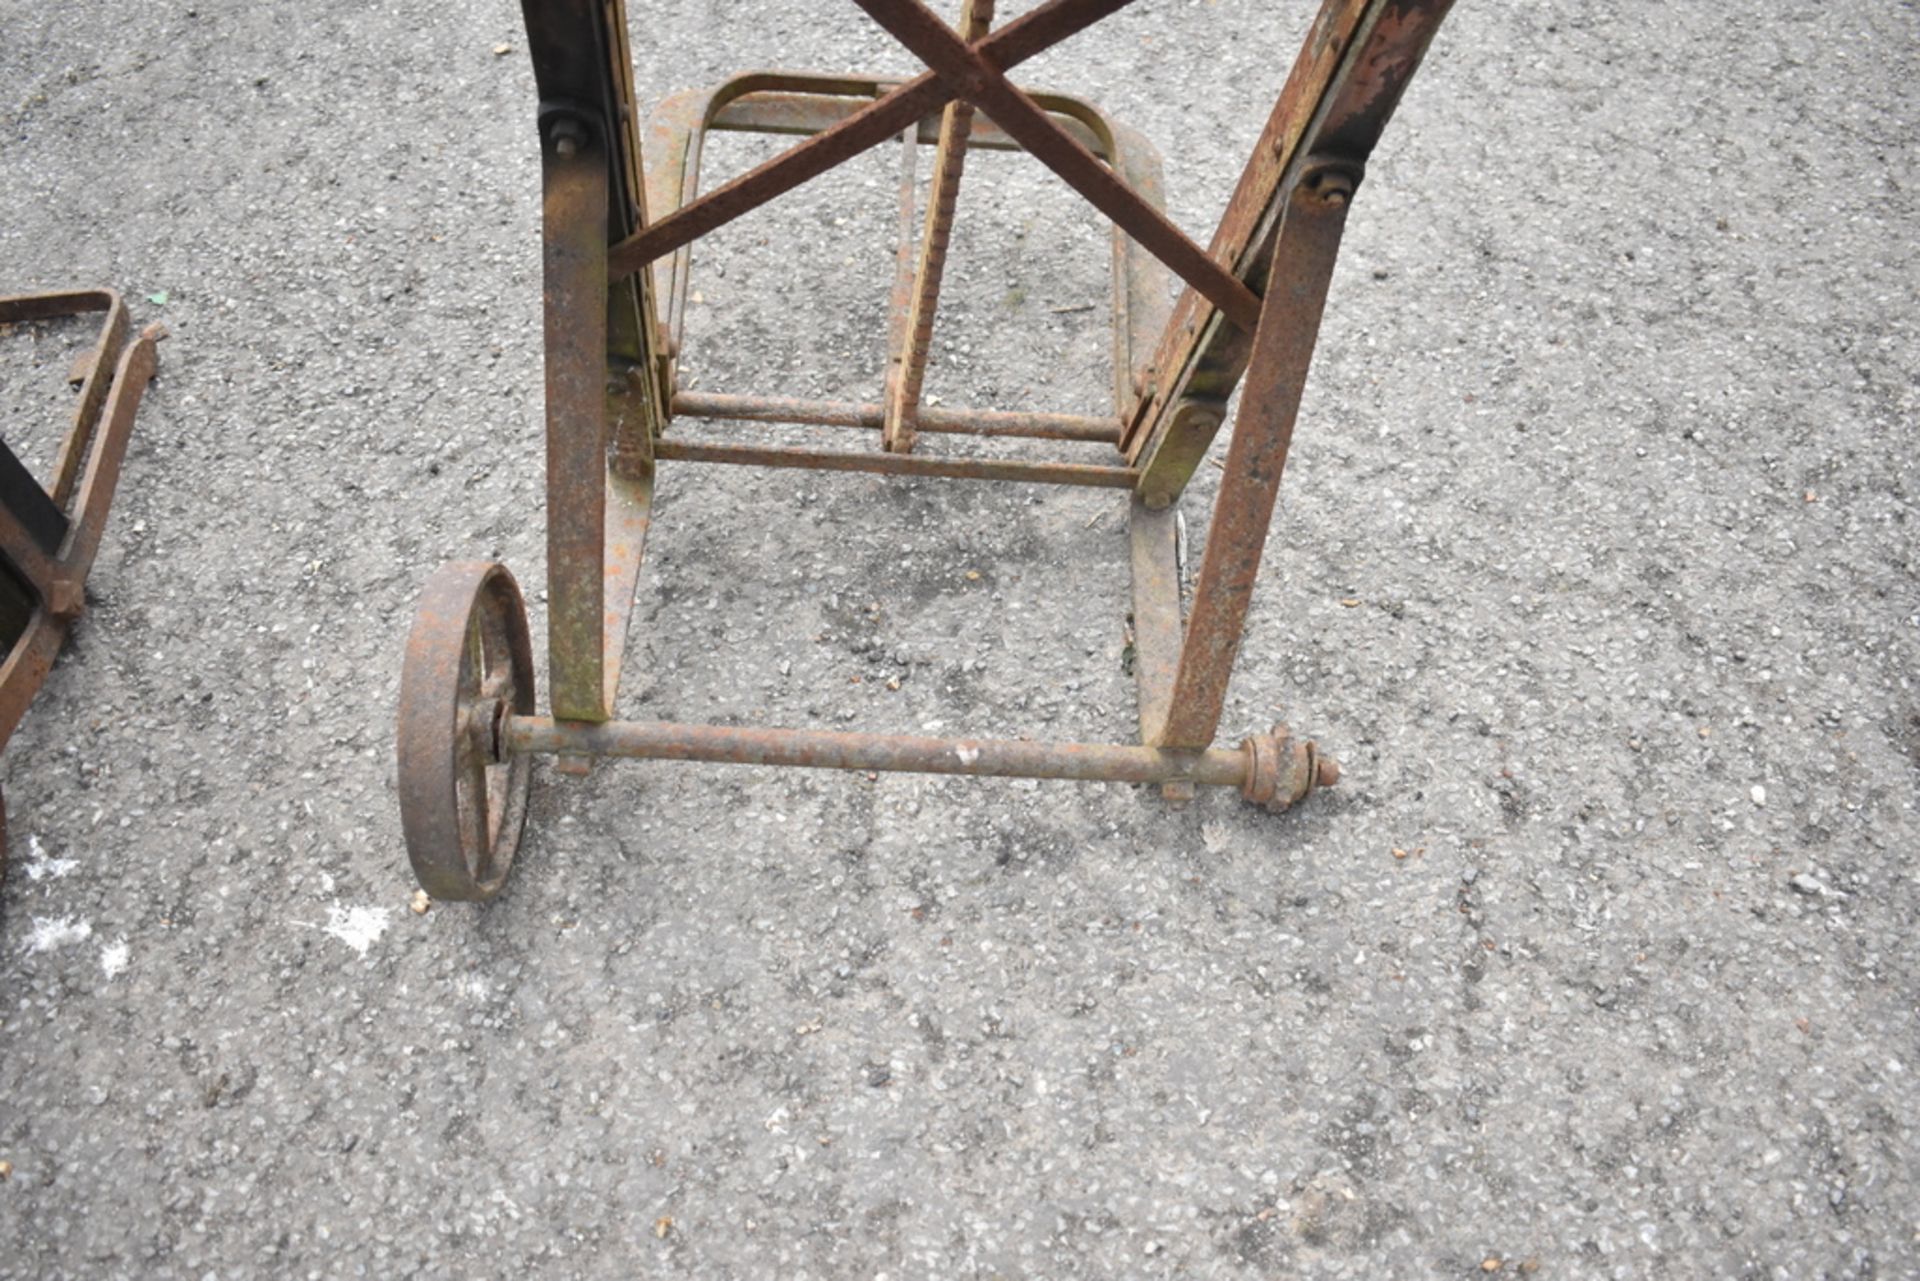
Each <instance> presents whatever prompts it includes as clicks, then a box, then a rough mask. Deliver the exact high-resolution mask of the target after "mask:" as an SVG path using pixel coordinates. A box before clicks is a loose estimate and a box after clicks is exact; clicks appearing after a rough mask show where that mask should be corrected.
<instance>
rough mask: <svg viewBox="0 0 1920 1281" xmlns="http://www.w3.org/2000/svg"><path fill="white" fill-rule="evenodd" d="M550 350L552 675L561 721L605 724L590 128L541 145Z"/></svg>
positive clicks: (601, 308)
mask: <svg viewBox="0 0 1920 1281" xmlns="http://www.w3.org/2000/svg"><path fill="white" fill-rule="evenodd" d="M541 156H542V161H543V174H544V178H545V183H546V202H545V204H546V207H545V220H546V221H545V274H546V280H545V289H546V298H545V310H546V349H547V649H548V655H547V664H548V674H549V677H548V678H549V681H550V685H551V688H552V691H553V713H554V715H555V716H557V717H559V718H560V719H562V720H579V721H603V720H605V719H606V718H607V715H608V711H609V709H608V707H607V702H606V686H605V671H604V669H605V652H604V648H603V644H604V639H603V636H602V629H603V624H604V621H605V619H604V615H605V609H606V584H605V581H604V577H603V575H604V570H605V563H606V520H607V391H606V380H607V320H606V317H607V299H606V294H607V158H606V151H605V149H604V146H603V144H602V142H601V139H600V137H599V134H598V131H597V129H595V128H594V127H593V125H592V123H591V122H588V121H583V120H577V119H573V118H570V117H566V116H559V117H556V118H554V119H552V120H551V121H549V122H548V125H547V128H546V130H545V136H544V138H543V139H542V151H541Z"/></svg>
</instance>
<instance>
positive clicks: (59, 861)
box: [20, 836, 80, 881]
mask: <svg viewBox="0 0 1920 1281" xmlns="http://www.w3.org/2000/svg"><path fill="white" fill-rule="evenodd" d="M27 859H28V861H27V862H25V863H22V864H21V865H20V870H21V871H23V872H25V873H26V874H27V879H28V880H31V881H40V880H46V879H48V878H52V879H53V880H56V881H57V880H59V879H60V878H61V877H63V876H65V875H67V873H69V872H71V871H73V869H74V868H76V867H79V866H80V862H79V860H78V859H71V858H48V857H47V852H46V850H45V849H43V848H41V845H40V838H39V837H37V836H29V837H28V838H27Z"/></svg>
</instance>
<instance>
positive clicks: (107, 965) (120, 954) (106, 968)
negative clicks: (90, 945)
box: [100, 939, 127, 983]
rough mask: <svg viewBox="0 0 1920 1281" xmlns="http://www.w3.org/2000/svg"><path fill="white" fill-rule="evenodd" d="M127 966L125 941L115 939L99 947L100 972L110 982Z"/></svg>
mask: <svg viewBox="0 0 1920 1281" xmlns="http://www.w3.org/2000/svg"><path fill="white" fill-rule="evenodd" d="M126 968H127V941H126V940H125V939H115V940H114V941H113V942H111V943H109V944H107V945H106V946H105V947H103V948H101V949H100V972H101V973H102V974H104V975H106V976H107V982H109V983H111V982H113V980H115V979H116V978H119V977H120V975H121V973H122V972H124V971H125V970H126Z"/></svg>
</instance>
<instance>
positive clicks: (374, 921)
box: [320, 907, 391, 956]
mask: <svg viewBox="0 0 1920 1281" xmlns="http://www.w3.org/2000/svg"><path fill="white" fill-rule="evenodd" d="M390 915H391V913H390V912H389V911H388V910H387V909H386V908H384V907H330V908H328V909H327V923H326V924H325V925H323V926H321V927H320V928H321V929H323V930H325V931H326V932H327V933H328V934H331V935H333V937H335V938H337V939H339V940H340V941H341V942H342V943H345V944H346V945H347V946H348V947H350V948H352V949H353V950H354V951H356V952H358V953H360V955H362V956H365V955H366V954H367V949H368V948H370V947H372V946H373V945H374V944H375V943H377V942H379V941H380V936H381V935H382V934H385V933H386V932H387V926H388V924H389V923H390V922H389V921H388V917H389V916H390Z"/></svg>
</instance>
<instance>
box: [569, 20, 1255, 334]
mask: <svg viewBox="0 0 1920 1281" xmlns="http://www.w3.org/2000/svg"><path fill="white" fill-rule="evenodd" d="M855 3H857V4H858V5H859V6H860V7H861V8H862V9H864V10H865V11H866V12H867V14H868V15H869V16H870V17H872V18H873V20H874V21H875V22H877V23H879V24H880V25H881V26H882V27H885V28H886V29H887V31H888V32H890V33H891V34H892V35H893V36H894V38H895V39H897V40H899V41H900V43H901V44H903V45H905V46H906V47H907V48H908V49H909V50H910V51H911V52H912V53H913V54H914V55H915V56H916V57H918V58H919V59H920V60H921V61H922V62H924V63H926V64H927V66H928V67H929V68H930V70H928V71H927V72H926V73H924V74H923V75H921V76H919V77H918V78H916V79H914V80H911V81H908V82H907V83H906V84H903V85H901V86H900V87H899V88H897V89H894V90H892V91H891V92H889V93H888V94H886V95H885V96H884V97H881V98H879V99H877V100H875V102H874V103H873V105H872V106H870V107H866V108H864V109H863V110H861V111H859V112H857V113H856V114H854V115H852V116H850V117H848V118H847V119H846V120H844V121H842V122H841V123H840V124H838V125H836V126H834V127H833V128H831V129H829V130H827V131H826V132H824V133H821V134H818V135H816V136H814V137H813V138H811V139H809V140H808V141H806V142H804V143H802V144H800V145H799V146H797V147H794V148H793V149H792V150H790V151H787V152H785V153H784V154H782V155H780V156H777V157H775V158H774V159H773V160H771V161H769V162H767V163H766V164H764V165H761V166H760V167H759V168H757V169H754V170H752V171H751V172H749V173H746V174H744V175H742V176H741V177H739V178H736V179H734V180H733V181H732V182H729V183H727V184H725V185H724V186H721V187H717V188H715V189H714V190H713V191H711V192H709V193H707V194H706V195H704V196H702V197H700V198H699V199H697V200H694V201H692V202H691V203H689V204H687V205H686V206H684V207H683V208H681V209H679V210H677V211H675V212H674V213H672V214H670V215H668V216H667V217H664V218H662V219H660V220H659V221H657V222H655V223H653V224H652V225H650V226H648V227H646V228H643V229H642V230H641V231H640V232H638V233H637V234H635V235H633V236H630V237H628V238H627V239H626V240H624V241H622V242H621V243H620V244H618V245H616V246H614V247H613V249H612V250H611V251H610V252H609V254H608V261H607V266H608V271H609V274H610V275H611V276H612V277H613V278H614V279H620V278H623V277H625V276H627V275H630V274H632V273H633V272H635V271H638V270H640V268H642V267H644V266H646V265H647V264H648V263H650V262H652V261H653V260H654V259H656V258H660V257H663V256H665V255H666V254H669V253H672V252H673V251H674V250H676V249H678V248H680V247H681V246H682V245H685V244H688V243H689V242H691V241H693V240H695V239H697V238H699V237H700V236H703V235H705V234H706V233H707V232H709V231H712V230H713V229H714V228H716V227H719V226H721V225H723V224H725V223H727V222H730V221H732V220H733V219H734V218H737V217H739V216H740V215H741V214H743V213H746V212H747V211H749V210H751V209H754V208H757V207H759V206H760V205H762V204H765V203H766V202H767V201H769V200H771V199H773V198H774V197H776V196H778V195H781V194H782V193H784V192H787V191H790V190H792V189H793V188H794V187H797V186H799V185H800V184H801V183H803V182H805V181H807V180H808V179H810V178H813V177H816V176H818V175H819V174H822V173H825V172H826V171H827V170H829V169H831V168H833V167H835V166H836V165H839V164H841V163H843V162H844V161H847V160H850V159H852V158H853V157H854V156H857V155H859V154H861V153H862V152H864V151H867V150H869V149H870V148H873V147H876V146H878V145H880V144H881V143H883V142H886V141H888V140H889V139H892V138H896V137H898V136H899V134H900V132H901V131H902V130H903V129H906V128H909V127H911V126H912V125H913V124H914V123H915V122H916V121H918V120H920V119H921V118H923V117H924V116H926V115H928V114H929V113H931V112H933V111H936V110H938V109H939V108H941V107H943V106H945V105H946V104H947V103H949V102H951V101H953V100H954V99H956V98H958V99H963V100H965V101H967V102H969V103H972V104H973V105H974V106H976V107H978V108H979V109H980V110H982V111H984V112H986V113H987V114H988V115H989V116H991V117H992V118H993V120H994V122H995V123H996V124H998V125H999V126H1000V128H1001V129H1002V130H1004V131H1005V132H1006V133H1007V134H1008V135H1009V136H1010V137H1012V138H1013V139H1014V140H1015V141H1017V142H1019V143H1020V144H1021V145H1022V146H1023V147H1025V148H1026V149H1027V151H1028V152H1029V153H1030V154H1031V155H1033V156H1034V157H1035V158H1036V159H1038V160H1039V161H1040V162H1041V163H1043V164H1045V165H1046V166H1047V167H1048V168H1050V169H1052V170H1053V171H1054V172H1055V173H1057V174H1059V175H1060V177H1061V178H1062V179H1064V180H1065V181H1066V182H1067V184H1068V185H1069V186H1071V187H1072V188H1073V189H1074V190H1075V191H1078V192H1079V193H1080V194H1081V195H1082V196H1084V197H1085V198H1086V199H1087V200H1088V201H1089V202H1090V203H1092V204H1093V205H1094V206H1095V207H1096V208H1098V209H1099V210H1100V211H1101V212H1102V213H1104V214H1106V215H1107V216H1108V217H1109V218H1111V219H1113V221H1114V222H1115V223H1117V224H1118V225H1119V226H1120V227H1121V228H1122V229H1123V230H1124V231H1126V232H1127V234H1128V235H1130V236H1132V237H1133V238H1134V239H1135V240H1137V241H1139V243H1140V244H1141V245H1142V246H1143V247H1144V248H1145V249H1146V250H1147V251H1148V252H1150V253H1152V254H1153V255H1154V256H1155V257H1156V258H1158V259H1160V261H1162V262H1163V263H1165V264H1166V265H1167V266H1168V267H1169V268H1170V269H1172V270H1173V271H1174V272H1176V273H1177V274H1178V275H1179V276H1180V277H1181V278H1182V279H1184V280H1185V281H1186V282H1187V283H1188V284H1189V285H1191V286H1193V288H1194V289H1195V290H1196V291H1197V292H1199V293H1200V294H1202V295H1203V296H1204V297H1206V299H1207V300H1208V301H1210V302H1212V303H1213V304H1214V306H1216V307H1218V308H1219V309H1220V310H1221V311H1222V312H1223V313H1224V314H1225V315H1226V316H1227V317H1228V318H1229V319H1231V320H1232V321H1233V322H1234V323H1235V324H1237V325H1239V326H1240V327H1241V328H1242V329H1244V330H1246V331H1247V332H1249V333H1251V332H1252V331H1253V328H1254V326H1255V324H1256V323H1257V322H1258V320H1259V317H1260V300H1259V299H1258V298H1256V297H1255V296H1254V294H1253V291H1252V290H1250V289H1248V288H1247V287H1246V285H1244V284H1242V283H1241V282H1240V281H1239V280H1237V279H1236V278H1235V277H1234V275H1233V273H1232V272H1231V271H1229V270H1228V269H1227V268H1226V267H1224V266H1222V265H1221V264H1220V263H1219V262H1217V261H1215V260H1214V259H1213V258H1212V257H1211V256H1209V255H1208V254H1207V253H1206V251H1205V250H1203V249H1201V248H1200V247H1199V246H1198V245H1196V244H1195V243H1194V242H1193V241H1192V240H1190V239H1188V238H1187V236H1186V234H1185V233H1184V232H1182V231H1181V230H1180V229H1179V228H1178V227H1176V226H1174V225H1173V223H1172V222H1170V221H1168V220H1167V217H1166V215H1164V214H1162V213H1161V212H1160V211H1159V210H1158V209H1155V208H1154V207H1153V206H1152V205H1151V204H1149V203H1147V202H1146V201H1145V200H1142V199H1141V198H1140V197H1139V196H1138V195H1136V194H1135V193H1134V192H1133V191H1132V190H1131V189H1130V188H1128V186H1127V185H1126V184H1125V183H1124V182H1122V181H1120V179H1119V178H1117V177H1115V176H1114V174H1113V172H1112V171H1111V170H1109V169H1108V168H1107V167H1106V166H1105V165H1103V164H1101V163H1100V161H1099V160H1098V159H1096V158H1095V157H1094V155H1093V153H1092V152H1090V151H1088V150H1087V149H1086V147H1084V146H1082V145H1081V143H1080V142H1079V140H1078V139H1076V138H1074V137H1073V136H1072V135H1071V134H1069V133H1068V132H1067V131H1066V130H1065V129H1063V128H1061V127H1060V125H1058V124H1057V123H1055V122H1054V121H1053V119H1052V118H1051V117H1049V116H1048V115H1047V113H1046V112H1045V111H1044V110H1042V109H1041V108H1040V107H1039V106H1038V105H1037V104H1036V103H1035V102H1034V101H1033V99H1031V98H1029V97H1028V96H1027V95H1026V94H1024V93H1022V92H1021V91H1020V90H1018V89H1016V88H1015V87H1014V86H1013V85H1012V84H1011V83H1010V82H1009V81H1008V80H1007V77H1006V73H1007V71H1008V70H1010V69H1011V68H1012V67H1013V66H1015V65H1017V64H1018V63H1020V62H1024V61H1025V60H1027V59H1028V58H1031V57H1033V56H1034V55H1036V54H1038V53H1041V52H1043V51H1045V50H1046V49H1048V48H1051V47H1052V46H1053V45H1055V44H1057V43H1059V42H1060V41H1061V40H1064V39H1066V38H1067V37H1068V36H1071V35H1073V34H1074V33H1076V32H1078V31H1081V30H1084V29H1085V28H1086V27H1088V26H1090V25H1092V24H1093V23H1095V22H1097V21H1099V20H1100V19H1101V18H1103V17H1106V16H1107V15H1109V14H1112V13H1114V12H1117V11H1118V10H1120V9H1122V8H1124V7H1125V6H1126V5H1127V4H1128V3H1129V0H1048V2H1047V3H1046V4H1043V5H1041V6H1040V7H1039V8H1037V9H1035V10H1034V11H1033V12H1031V13H1029V14H1027V15H1026V16H1025V17H1023V18H1020V19H1018V20H1017V21H1015V22H1012V23H1009V24H1008V25H1007V26H1005V27H1003V28H1001V29H1000V30H999V31H996V32H993V33H991V34H989V35H986V36H984V37H982V38H981V39H979V40H976V41H973V42H972V43H969V42H968V41H966V40H964V39H962V38H961V37H960V36H959V35H957V34H956V33H955V32H954V31H953V29H952V28H951V27H949V26H947V24H946V23H944V22H942V21H941V20H940V19H939V18H938V17H937V16H936V15H935V14H934V13H933V11H932V10H931V9H929V8H927V6H926V5H925V4H923V3H921V0H855Z"/></svg>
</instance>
